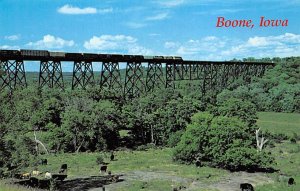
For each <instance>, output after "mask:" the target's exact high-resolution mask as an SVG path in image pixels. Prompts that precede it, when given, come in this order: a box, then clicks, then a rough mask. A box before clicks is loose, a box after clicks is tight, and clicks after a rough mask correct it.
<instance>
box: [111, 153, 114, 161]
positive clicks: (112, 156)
mask: <svg viewBox="0 0 300 191" xmlns="http://www.w3.org/2000/svg"><path fill="white" fill-rule="evenodd" d="M114 159H115V155H114V153H113V152H112V153H111V155H110V160H111V161H113V160H114Z"/></svg>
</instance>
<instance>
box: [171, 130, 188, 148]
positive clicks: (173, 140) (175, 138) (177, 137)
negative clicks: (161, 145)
mask: <svg viewBox="0 0 300 191" xmlns="http://www.w3.org/2000/svg"><path fill="white" fill-rule="evenodd" d="M183 133H184V131H183V130H179V131H176V132H174V133H172V134H171V135H170V137H169V139H168V146H169V147H175V146H176V145H177V144H178V143H179V141H180V138H181V136H182V134H183Z"/></svg>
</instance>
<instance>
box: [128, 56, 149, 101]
mask: <svg viewBox="0 0 300 191" xmlns="http://www.w3.org/2000/svg"><path fill="white" fill-rule="evenodd" d="M143 73H144V72H143V67H142V63H141V62H127V65H126V74H125V85H124V97H129V98H131V97H138V96H139V95H140V94H141V93H143V92H144V91H145V84H144V79H143Z"/></svg>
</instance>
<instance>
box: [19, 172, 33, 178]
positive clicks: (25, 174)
mask: <svg viewBox="0 0 300 191" xmlns="http://www.w3.org/2000/svg"><path fill="white" fill-rule="evenodd" d="M30 176H31V174H30V173H29V172H26V173H24V174H22V175H21V177H22V178H23V179H28V178H30Z"/></svg>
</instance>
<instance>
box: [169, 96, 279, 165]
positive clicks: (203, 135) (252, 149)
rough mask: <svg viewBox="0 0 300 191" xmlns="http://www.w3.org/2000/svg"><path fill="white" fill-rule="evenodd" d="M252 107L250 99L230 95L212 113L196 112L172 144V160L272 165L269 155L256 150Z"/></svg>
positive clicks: (254, 116) (220, 163)
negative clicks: (175, 142) (230, 97)
mask: <svg viewBox="0 0 300 191" xmlns="http://www.w3.org/2000/svg"><path fill="white" fill-rule="evenodd" d="M253 108H255V107H254V105H253V104H251V103H250V102H247V101H241V100H238V99H235V98H232V99H229V100H227V101H225V102H224V103H222V105H220V106H219V107H217V111H213V112H212V113H214V114H212V113H210V112H200V113H196V114H195V115H194V116H193V117H192V122H191V123H190V124H189V125H188V126H187V129H186V131H185V132H184V133H183V135H182V137H181V140H180V142H179V143H178V145H177V146H176V147H175V152H174V159H175V160H179V161H182V162H188V163H191V162H196V161H201V163H203V164H206V165H210V166H214V167H221V168H226V169H230V170H257V169H260V168H269V167H271V164H272V162H273V158H272V156H270V155H269V154H268V153H265V152H264V151H261V152H258V151H257V149H256V140H255V127H254V124H255V123H254V121H255V118H256V113H255V112H253V111H255V110H254V109H253Z"/></svg>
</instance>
